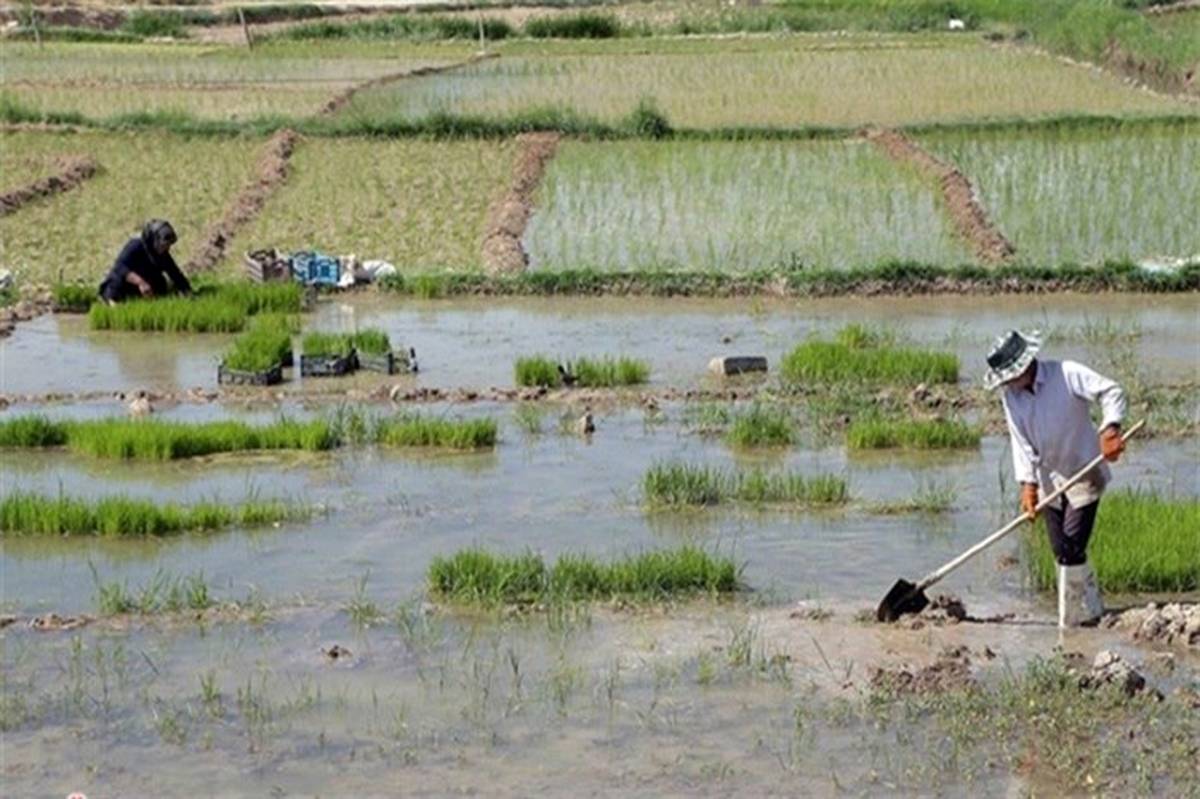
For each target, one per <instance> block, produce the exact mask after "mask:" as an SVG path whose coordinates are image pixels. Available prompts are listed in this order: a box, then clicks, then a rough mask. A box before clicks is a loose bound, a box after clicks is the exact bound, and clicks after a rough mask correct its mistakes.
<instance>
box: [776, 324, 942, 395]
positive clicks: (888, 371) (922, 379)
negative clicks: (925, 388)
mask: <svg viewBox="0 0 1200 799" xmlns="http://www.w3.org/2000/svg"><path fill="white" fill-rule="evenodd" d="M780 370H781V372H782V374H783V380H784V383H785V384H789V385H791V386H793V387H803V386H806V385H813V384H817V385H829V384H836V383H855V384H867V385H881V384H886V385H900V386H915V385H918V384H920V383H956V382H958V357H957V356H956V355H954V354H952V353H945V352H934V351H931V350H922V349H916V348H911V347H898V346H894V345H892V344H885V343H878V344H876V343H872V341H871V340H870V339H865V340H864V339H863V338H862V337H861V336H860V335H859V332H858V331H856V330H852V331H851V332H846V331H843V332H842V333H840V334H839V336H838V340H836V341H823V340H820V339H810V340H809V341H806V342H804V343H803V344H800V345H799V346H797V347H796V348H795V349H794V350H792V351H791V352H790V353H788V354H787V355H786V356H785V357H784V359H783V364H782V365H781V367H780Z"/></svg>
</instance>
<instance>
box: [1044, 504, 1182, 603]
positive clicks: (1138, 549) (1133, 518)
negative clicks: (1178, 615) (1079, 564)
mask: <svg viewBox="0 0 1200 799" xmlns="http://www.w3.org/2000/svg"><path fill="white" fill-rule="evenodd" d="M1197 531H1200V500H1198V499H1196V498H1195V497H1173V496H1165V495H1162V494H1159V493H1157V492H1155V491H1152V490H1132V491H1116V492H1112V493H1109V494H1106V495H1105V496H1104V498H1103V499H1102V500H1101V501H1100V510H1099V511H1098V513H1097V515H1096V529H1095V531H1094V532H1093V533H1092V539H1091V542H1090V543H1089V545H1088V561H1089V562H1090V563H1091V564H1092V568H1093V569H1094V570H1095V572H1096V579H1097V580H1098V581H1099V583H1100V587H1101V588H1102V589H1103V590H1105V591H1114V592H1131V591H1175V592H1179V591H1194V590H1196V589H1198V588H1200V534H1198V533H1197ZM1024 544H1025V555H1026V566H1027V568H1028V570H1029V574H1030V576H1031V578H1032V580H1033V584H1034V585H1035V586H1036V587H1037V588H1039V589H1041V590H1051V589H1053V588H1054V586H1055V584H1056V579H1057V575H1056V568H1055V563H1054V557H1053V554H1052V553H1051V551H1050V542H1049V540H1048V538H1047V535H1046V530H1045V524H1044V523H1042V522H1039V523H1038V524H1036V525H1034V526H1033V527H1031V528H1030V530H1029V532H1028V533H1027V534H1026V536H1025V538H1024Z"/></svg>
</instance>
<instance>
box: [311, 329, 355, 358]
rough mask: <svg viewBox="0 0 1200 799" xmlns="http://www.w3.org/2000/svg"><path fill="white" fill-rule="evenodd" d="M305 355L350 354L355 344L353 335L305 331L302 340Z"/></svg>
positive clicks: (338, 355)
mask: <svg viewBox="0 0 1200 799" xmlns="http://www.w3.org/2000/svg"><path fill="white" fill-rule="evenodd" d="M300 347H301V349H303V350H304V354H305V355H311V356H314V357H329V358H342V357H346V356H348V355H349V354H350V351H351V350H352V349H353V347H354V345H353V344H352V343H351V336H349V335H347V334H344V333H319V332H315V331H314V332H312V333H305V334H304V338H302V339H301V340H300Z"/></svg>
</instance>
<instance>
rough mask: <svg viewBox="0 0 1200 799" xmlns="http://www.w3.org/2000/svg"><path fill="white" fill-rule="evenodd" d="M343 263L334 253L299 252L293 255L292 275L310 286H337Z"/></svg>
mask: <svg viewBox="0 0 1200 799" xmlns="http://www.w3.org/2000/svg"><path fill="white" fill-rule="evenodd" d="M341 276H342V265H341V264H340V263H339V262H338V259H337V258H334V257H333V256H332V255H325V254H324V253H319V252H298V253H294V254H293V255H292V277H294V278H295V279H296V280H298V281H300V282H301V283H304V284H305V285H308V286H336V285H337V282H338V278H340V277H341Z"/></svg>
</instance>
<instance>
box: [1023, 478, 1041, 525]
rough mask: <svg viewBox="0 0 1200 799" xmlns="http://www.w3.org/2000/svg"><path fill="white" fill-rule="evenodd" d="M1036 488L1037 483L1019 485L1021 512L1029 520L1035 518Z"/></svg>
mask: <svg viewBox="0 0 1200 799" xmlns="http://www.w3.org/2000/svg"><path fill="white" fill-rule="evenodd" d="M1037 504H1038V487H1037V483H1021V510H1023V511H1024V512H1025V515H1027V516H1028V517H1029V518H1030V519H1031V520H1032V519H1034V518H1036V517H1037Z"/></svg>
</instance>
